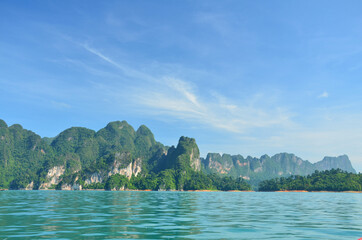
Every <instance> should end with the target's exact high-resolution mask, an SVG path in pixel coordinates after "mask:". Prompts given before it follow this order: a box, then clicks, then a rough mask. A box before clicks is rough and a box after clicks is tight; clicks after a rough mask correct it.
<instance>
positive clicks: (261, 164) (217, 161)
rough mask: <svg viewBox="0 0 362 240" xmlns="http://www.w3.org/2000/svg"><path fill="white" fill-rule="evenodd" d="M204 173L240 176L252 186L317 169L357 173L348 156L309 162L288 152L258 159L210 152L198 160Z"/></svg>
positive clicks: (308, 172) (306, 173)
mask: <svg viewBox="0 0 362 240" xmlns="http://www.w3.org/2000/svg"><path fill="white" fill-rule="evenodd" d="M201 163H202V166H203V170H204V171H205V172H206V173H219V174H224V175H228V176H232V177H242V178H244V179H247V180H250V181H251V183H252V185H257V184H258V183H259V182H260V181H262V180H266V179H271V178H276V177H286V176H290V175H302V176H304V175H308V174H311V173H313V172H315V171H316V170H318V171H324V170H330V169H341V170H344V171H347V172H352V173H356V170H355V169H354V168H353V167H352V164H351V162H350V160H349V158H348V156H347V155H342V156H339V157H324V159H323V160H321V161H319V162H316V163H314V164H313V163H310V162H309V161H306V160H303V159H301V158H299V157H297V156H295V155H294V154H291V153H279V154H276V155H274V156H272V157H269V156H268V155H263V156H261V157H260V158H253V157H250V156H248V157H246V158H244V157H243V156H241V155H229V154H223V155H220V154H218V153H209V154H208V155H207V157H206V158H205V159H202V160H201Z"/></svg>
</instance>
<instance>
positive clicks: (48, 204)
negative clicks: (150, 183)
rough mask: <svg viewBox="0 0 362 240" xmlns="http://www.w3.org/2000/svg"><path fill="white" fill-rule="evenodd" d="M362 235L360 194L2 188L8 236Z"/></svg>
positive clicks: (1, 221) (4, 235) (0, 226)
mask: <svg viewBox="0 0 362 240" xmlns="http://www.w3.org/2000/svg"><path fill="white" fill-rule="evenodd" d="M360 237H362V194H358V193H259V192H245V193H244V192H211V193H210V192H98V191H80V192H76V191H2V192H0V239H10V238H18V239H27V238H28V239H42V238H44V239H49V238H56V239H119V238H127V239H258V240H260V239H338V240H341V239H354V240H357V239H358V238H360Z"/></svg>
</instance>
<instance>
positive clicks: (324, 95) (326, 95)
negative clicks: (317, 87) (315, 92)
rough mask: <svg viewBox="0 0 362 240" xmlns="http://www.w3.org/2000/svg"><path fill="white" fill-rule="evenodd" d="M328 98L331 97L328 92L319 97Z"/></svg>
mask: <svg viewBox="0 0 362 240" xmlns="http://www.w3.org/2000/svg"><path fill="white" fill-rule="evenodd" d="M327 97H329V94H328V92H326V91H324V92H323V93H321V94H320V95H319V96H318V98H327Z"/></svg>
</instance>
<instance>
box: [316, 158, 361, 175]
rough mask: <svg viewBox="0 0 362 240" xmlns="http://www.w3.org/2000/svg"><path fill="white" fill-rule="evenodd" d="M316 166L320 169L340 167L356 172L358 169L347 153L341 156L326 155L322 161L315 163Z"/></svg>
mask: <svg viewBox="0 0 362 240" xmlns="http://www.w3.org/2000/svg"><path fill="white" fill-rule="evenodd" d="M314 166H315V168H316V169H318V170H319V171H323V170H329V169H332V168H334V169H337V168H340V169H342V170H344V171H347V172H352V173H356V170H355V169H354V168H353V167H352V164H351V161H350V160H349V158H348V156H347V155H342V156H339V157H324V158H323V160H322V161H320V162H317V163H315V164H314Z"/></svg>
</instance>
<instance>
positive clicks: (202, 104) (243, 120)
mask: <svg viewBox="0 0 362 240" xmlns="http://www.w3.org/2000/svg"><path fill="white" fill-rule="evenodd" d="M79 45H80V46H82V47H83V48H84V49H85V50H87V51H88V52H90V53H92V54H94V55H95V56H97V57H99V58H100V59H102V60H103V61H106V62H107V63H109V64H111V65H112V66H114V67H116V68H117V69H118V70H121V72H122V73H123V74H124V75H126V76H128V77H131V78H133V79H134V80H135V81H133V82H130V84H128V85H127V86H124V84H123V85H122V86H120V85H121V84H120V83H117V82H114V83H113V84H109V83H107V85H105V84H104V85H102V88H103V89H108V90H107V91H106V92H107V93H108V96H113V97H114V98H115V99H118V101H119V102H122V101H124V99H127V101H128V102H132V103H133V104H134V108H135V109H138V111H140V112H142V113H143V114H145V113H147V114H149V115H157V116H164V117H166V118H170V117H172V118H176V119H179V120H182V121H188V122H193V123H197V124H201V125H202V126H203V127H212V128H216V129H219V130H225V131H228V132H233V133H244V132H245V131H246V130H250V129H253V128H265V127H271V126H281V125H288V124H290V122H291V121H290V113H289V112H288V111H286V110H283V109H281V108H277V107H276V108H273V109H269V108H266V107H263V105H262V102H264V101H260V102H259V103H256V102H257V101H256V102H249V103H240V102H239V103H236V102H232V101H230V100H229V99H227V98H226V97H224V96H222V95H221V94H220V93H217V92H216V91H213V92H211V93H209V94H205V93H203V94H201V93H200V91H198V88H197V86H196V85H195V84H193V83H191V82H188V81H186V80H182V79H177V78H173V77H167V76H165V77H161V78H156V77H154V75H151V74H147V73H145V72H141V71H138V70H135V69H133V68H130V67H128V66H126V65H124V64H120V63H118V62H116V61H114V60H113V59H111V58H110V57H108V56H105V55H104V54H103V53H101V52H100V51H98V50H96V49H94V48H91V47H89V46H87V45H84V44H79ZM252 98H253V99H254V97H252Z"/></svg>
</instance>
